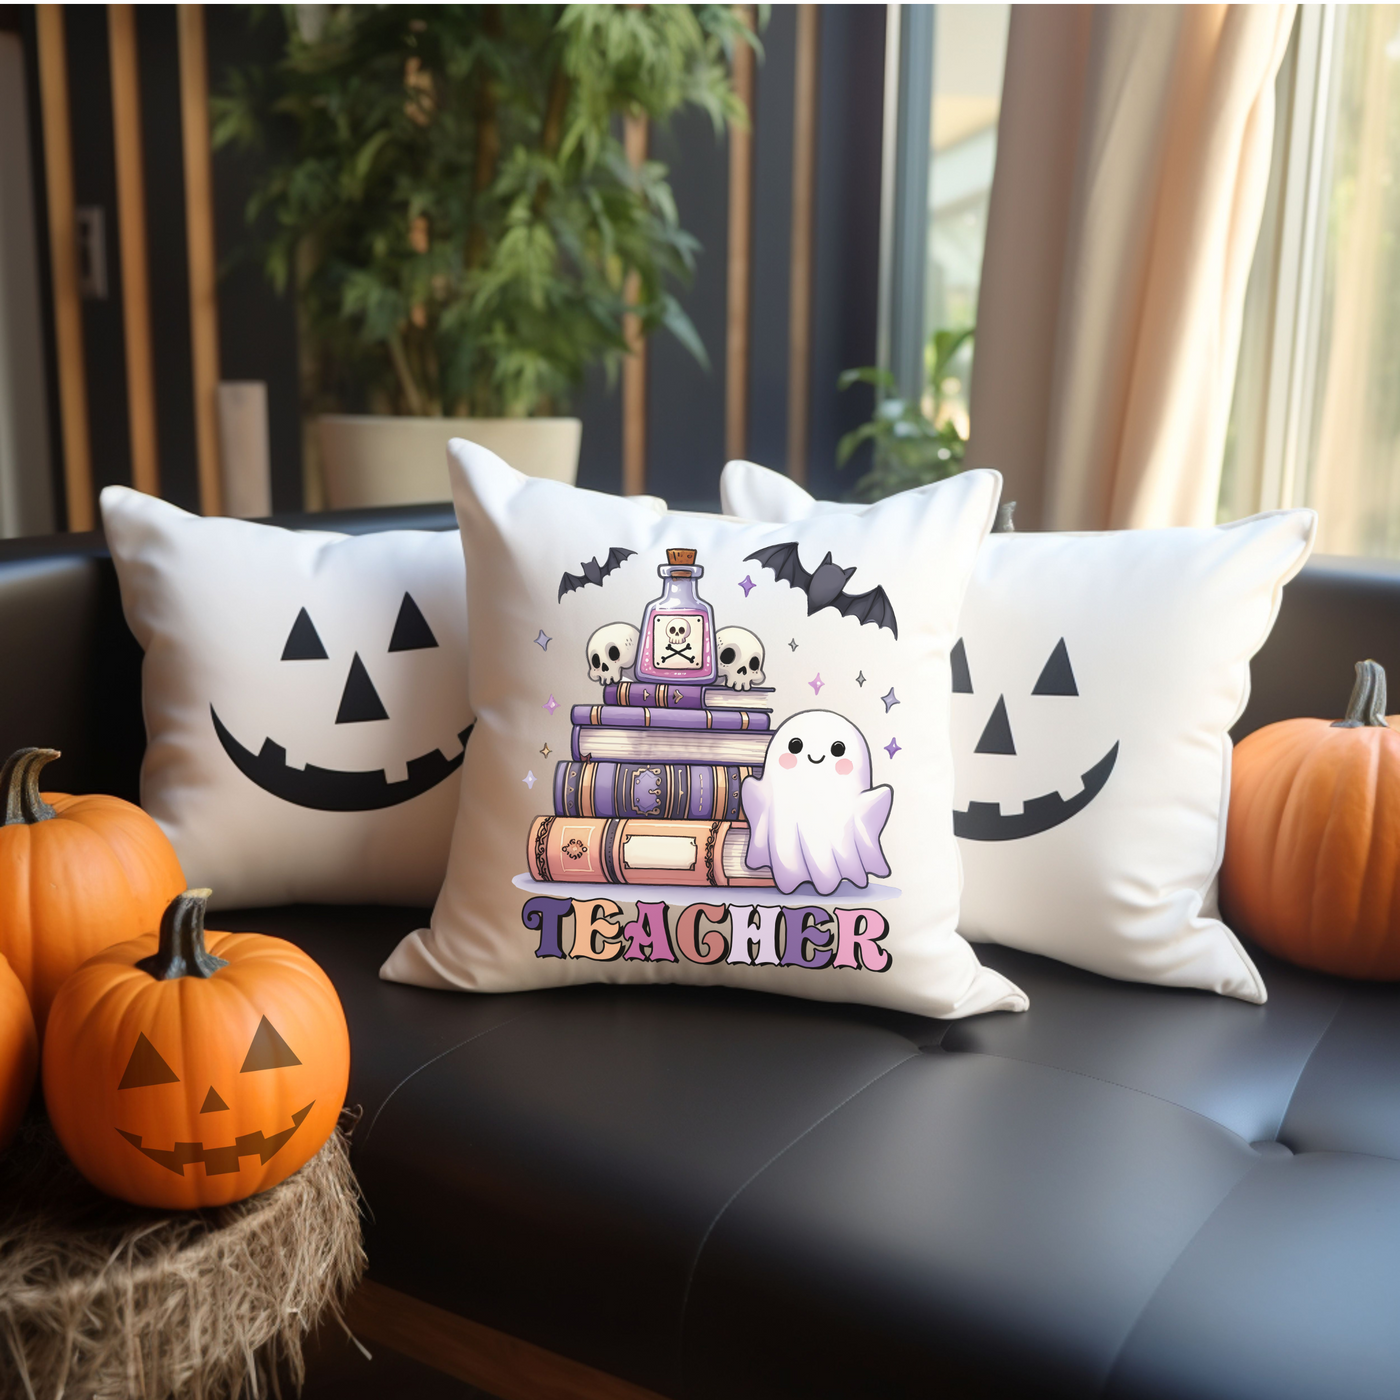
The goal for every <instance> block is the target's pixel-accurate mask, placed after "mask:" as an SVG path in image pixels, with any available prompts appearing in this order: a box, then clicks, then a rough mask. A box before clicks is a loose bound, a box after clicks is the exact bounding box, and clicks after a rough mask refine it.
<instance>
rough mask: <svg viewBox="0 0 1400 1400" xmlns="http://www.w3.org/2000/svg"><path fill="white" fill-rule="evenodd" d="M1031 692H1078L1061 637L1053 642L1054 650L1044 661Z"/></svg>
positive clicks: (1070, 693) (1062, 693)
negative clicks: (1042, 668)
mask: <svg viewBox="0 0 1400 1400" xmlns="http://www.w3.org/2000/svg"><path fill="white" fill-rule="evenodd" d="M1031 694H1032V695H1078V694H1079V687H1078V686H1077V685H1076V684H1075V683H1074V671H1073V669H1072V668H1071V667H1070V664H1069V650H1068V648H1067V647H1066V646H1065V639H1064V638H1063V637H1061V638H1060V640H1059V641H1058V642H1056V643H1055V650H1054V651H1052V652H1051V653H1050V660H1049V661H1047V662H1046V663H1045V669H1044V670H1043V671H1042V672H1041V673H1040V679H1039V680H1038V681H1036V683H1035V687H1034V689H1032V691H1031Z"/></svg>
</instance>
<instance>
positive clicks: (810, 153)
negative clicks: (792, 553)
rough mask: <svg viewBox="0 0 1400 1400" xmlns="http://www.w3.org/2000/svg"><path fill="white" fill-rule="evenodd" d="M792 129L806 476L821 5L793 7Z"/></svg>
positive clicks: (796, 335) (800, 443) (801, 469)
mask: <svg viewBox="0 0 1400 1400" xmlns="http://www.w3.org/2000/svg"><path fill="white" fill-rule="evenodd" d="M797 11H798V13H797V82H796V91H795V94H794V97H793V134H792V263H791V277H792V285H791V292H790V294H789V303H788V305H789V312H788V314H789V321H788V432H787V469H788V475H789V476H790V477H792V479H793V480H794V481H797V482H801V483H803V484H804V485H805V484H806V481H807V455H808V424H809V420H810V416H811V412H810V410H811V376H812V233H813V230H812V212H813V208H814V206H815V202H816V156H817V56H818V50H817V43H818V25H819V23H820V18H819V16H820V7H819V6H817V5H799V6H798V7H797Z"/></svg>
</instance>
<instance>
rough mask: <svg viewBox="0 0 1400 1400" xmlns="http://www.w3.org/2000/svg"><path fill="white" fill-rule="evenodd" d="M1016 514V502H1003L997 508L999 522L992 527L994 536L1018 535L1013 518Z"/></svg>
mask: <svg viewBox="0 0 1400 1400" xmlns="http://www.w3.org/2000/svg"><path fill="white" fill-rule="evenodd" d="M1015 514H1016V502H1015V501H1003V502H1002V503H1001V504H1000V505H999V506H998V507H997V522H996V524H995V525H993V526H992V534H994V535H1014V534H1015V533H1016V522H1015V521H1014V520H1013V519H1012V518H1011V517H1012V516H1013V515H1015Z"/></svg>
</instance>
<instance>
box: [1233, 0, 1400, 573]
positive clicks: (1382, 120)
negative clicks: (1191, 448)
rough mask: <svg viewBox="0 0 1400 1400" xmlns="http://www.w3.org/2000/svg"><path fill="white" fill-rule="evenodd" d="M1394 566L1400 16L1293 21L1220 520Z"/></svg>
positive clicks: (1399, 484) (1399, 471)
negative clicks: (1297, 532) (1303, 515)
mask: <svg viewBox="0 0 1400 1400" xmlns="http://www.w3.org/2000/svg"><path fill="white" fill-rule="evenodd" d="M1279 505H1310V506H1313V507H1315V508H1316V509H1317V510H1318V512H1319V517H1320V521H1319V535H1318V549H1319V550H1320V551H1323V552H1327V553H1334V554H1368V555H1389V556H1392V557H1400V6H1397V5H1349V6H1346V5H1344V6H1336V7H1325V6H1321V5H1304V6H1302V7H1300V12H1299V17H1298V21H1297V24H1296V26H1295V29H1294V34H1293V40H1292V44H1291V46H1290V49H1289V53H1288V57H1287V58H1286V59H1285V62H1284V65H1283V68H1282V70H1281V71H1280V74H1279V87H1278V114H1277V129H1276V136H1275V145H1274V161H1273V169H1272V174H1271V181H1270V190H1269V197H1268V202H1267V205H1266V209H1265V215H1264V224H1263V228H1262V230H1261V234H1260V239H1259V246H1258V249H1257V250H1256V253H1255V259H1254V265H1253V270H1252V272H1251V275H1250V285H1249V292H1248V295H1247V298H1246V305H1245V317H1244V327H1243V334H1242V338H1241V345H1240V360H1239V367H1238V371H1237V375H1236V383H1235V398H1234V404H1233V408H1232V412H1231V422H1230V434H1229V440H1228V442H1227V446H1226V455H1225V463H1224V471H1223V474H1222V479H1221V494H1220V517H1221V518H1222V519H1233V518H1237V517H1238V516H1241V515H1246V514H1248V513H1250V512H1251V511H1253V510H1258V509H1267V508H1270V507H1272V506H1279Z"/></svg>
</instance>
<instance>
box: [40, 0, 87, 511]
mask: <svg viewBox="0 0 1400 1400" xmlns="http://www.w3.org/2000/svg"><path fill="white" fill-rule="evenodd" d="M35 11H36V16H35V18H36V26H37V32H38V38H39V102H40V107H41V110H42V112H43V122H44V178H45V183H46V184H47V186H48V204H49V211H48V212H49V258H50V262H51V263H52V266H53V273H52V276H53V316H54V340H55V349H56V351H57V360H58V405H59V420H60V422H61V424H62V428H63V483H64V489H65V494H66V496H67V499H68V528H69V529H70V530H91V529H92V527H93V523H94V521H95V518H96V517H95V512H94V508H93V498H92V442H91V438H90V436H89V430H88V410H87V371H86V369H85V368H84V364H83V308H82V299H81V294H80V292H79V290H78V226H77V215H76V212H75V209H74V198H73V137H72V129H71V125H70V121H69V115H68V52H67V45H66V43H65V41H64V32H63V7H62V6H61V5H36V6H35Z"/></svg>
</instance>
